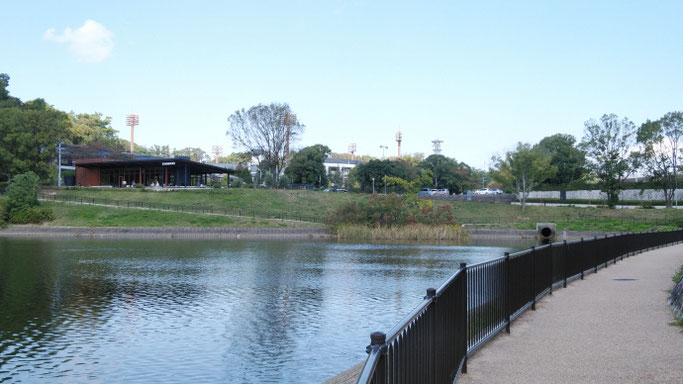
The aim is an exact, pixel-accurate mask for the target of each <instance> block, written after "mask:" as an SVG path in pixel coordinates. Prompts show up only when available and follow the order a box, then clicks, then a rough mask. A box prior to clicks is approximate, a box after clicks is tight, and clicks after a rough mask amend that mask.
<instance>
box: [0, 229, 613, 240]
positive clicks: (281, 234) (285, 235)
mask: <svg viewBox="0 0 683 384" xmlns="http://www.w3.org/2000/svg"><path fill="white" fill-rule="evenodd" d="M467 231H468V232H469V237H470V240H475V241H477V240H478V241H495V240H500V241H506V240H533V239H535V238H536V236H537V233H536V231H534V230H513V229H474V228H470V229H468V230H467ZM605 234H611V233H605V232H588V231H586V232H579V231H560V232H558V233H557V236H556V239H555V240H554V241H562V240H575V239H580V238H582V237H583V238H591V237H593V236H604V235H605ZM0 236H3V237H88V238H128V239H174V238H176V239H257V240H258V239H335V238H336V235H335V234H334V233H330V232H329V231H328V230H327V229H326V228H210V227H201V228H198V227H131V228H128V227H50V226H42V225H13V226H11V227H9V228H6V229H2V230H0Z"/></svg>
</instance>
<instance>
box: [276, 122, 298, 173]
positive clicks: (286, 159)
mask: <svg viewBox="0 0 683 384" xmlns="http://www.w3.org/2000/svg"><path fill="white" fill-rule="evenodd" d="M280 121H281V122H282V124H284V125H286V126H287V142H286V143H285V163H287V164H289V137H290V135H291V132H292V130H291V128H290V127H291V126H292V124H296V115H295V114H293V113H289V112H287V113H285V114H284V115H281V116H280Z"/></svg>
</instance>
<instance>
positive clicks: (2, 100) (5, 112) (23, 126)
mask: <svg viewBox="0 0 683 384" xmlns="http://www.w3.org/2000/svg"><path fill="white" fill-rule="evenodd" d="M9 83H10V77H9V75H7V74H5V73H0V181H9V180H10V179H11V178H12V177H13V176H15V175H18V174H22V173H25V172H33V173H35V174H36V175H38V177H39V178H40V180H42V181H43V182H47V181H50V180H54V177H55V176H56V167H55V160H56V158H57V145H58V143H59V142H62V143H66V144H71V145H72V146H71V147H70V151H71V153H72V155H73V156H74V157H75V158H79V157H92V156H93V155H94V154H96V153H97V152H98V151H100V150H107V151H109V152H110V155H111V156H112V157H125V156H126V155H125V152H127V150H128V148H129V147H130V142H129V141H128V140H125V139H122V138H119V137H118V136H117V133H118V132H117V131H116V130H115V129H114V128H112V126H111V118H110V117H105V116H103V115H102V114H101V113H75V112H73V111H72V112H69V113H66V112H63V111H60V110H57V109H55V108H54V107H52V106H51V105H49V104H48V103H47V102H46V101H45V100H43V99H36V100H31V101H27V102H22V101H21V100H20V99H18V98H16V97H13V96H11V95H10V92H9V90H8V87H9ZM135 153H137V154H141V155H149V156H168V157H170V156H174V155H181V156H188V157H190V158H191V159H192V160H195V161H202V160H208V156H207V154H206V153H205V152H204V151H202V150H201V149H200V148H191V147H188V148H183V149H173V150H171V149H170V148H169V146H168V145H164V146H160V145H153V146H151V147H149V148H147V147H144V146H141V145H137V144H136V145H135Z"/></svg>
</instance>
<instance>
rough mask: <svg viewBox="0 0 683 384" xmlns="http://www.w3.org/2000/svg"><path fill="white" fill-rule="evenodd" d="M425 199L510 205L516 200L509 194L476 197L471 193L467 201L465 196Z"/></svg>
mask: <svg viewBox="0 0 683 384" xmlns="http://www.w3.org/2000/svg"><path fill="white" fill-rule="evenodd" d="M423 198H425V199H433V200H451V201H471V202H473V203H500V204H512V202H514V201H516V200H517V196H516V195H512V194H509V193H506V194H502V195H477V194H474V193H472V194H471V195H470V198H469V199H467V195H430V196H424V197H423Z"/></svg>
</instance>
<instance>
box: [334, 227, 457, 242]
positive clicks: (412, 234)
mask: <svg viewBox="0 0 683 384" xmlns="http://www.w3.org/2000/svg"><path fill="white" fill-rule="evenodd" d="M336 231H337V238H338V239H339V240H380V241H391V240H448V241H456V242H462V241H465V240H467V239H468V238H469V233H468V232H467V231H466V230H465V229H464V228H463V227H462V226H460V225H455V224H446V225H427V224H407V225H403V226H394V227H369V226H367V225H359V224H344V225H340V226H338V227H337V228H336Z"/></svg>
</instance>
